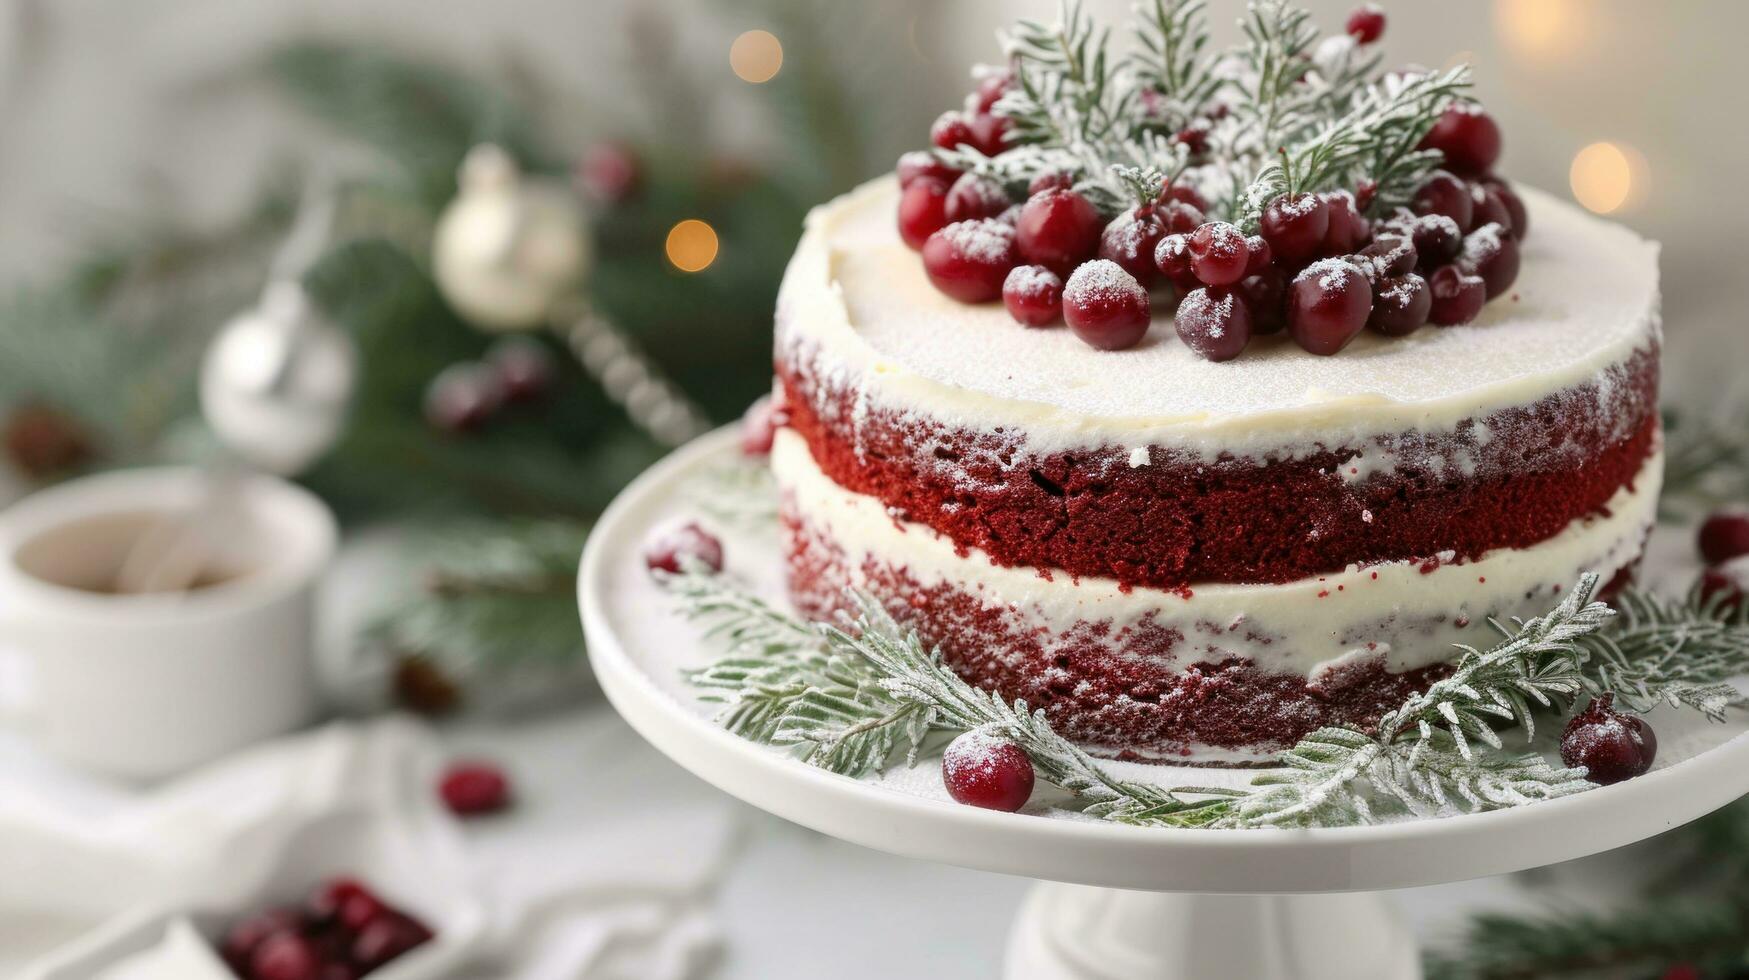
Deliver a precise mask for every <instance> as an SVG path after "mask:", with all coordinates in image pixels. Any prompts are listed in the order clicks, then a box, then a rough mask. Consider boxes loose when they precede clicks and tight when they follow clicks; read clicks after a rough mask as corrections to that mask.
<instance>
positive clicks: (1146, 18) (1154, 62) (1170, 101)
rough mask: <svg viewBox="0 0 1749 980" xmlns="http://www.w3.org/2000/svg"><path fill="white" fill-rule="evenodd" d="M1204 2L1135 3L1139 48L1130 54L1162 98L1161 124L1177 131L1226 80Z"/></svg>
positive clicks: (1142, 81)
mask: <svg viewBox="0 0 1749 980" xmlns="http://www.w3.org/2000/svg"><path fill="white" fill-rule="evenodd" d="M1205 6H1206V4H1205V3H1204V0H1141V2H1138V3H1137V4H1136V5H1135V13H1136V23H1137V30H1136V35H1137V40H1138V42H1139V48H1138V50H1136V51H1135V52H1133V53H1132V54H1131V55H1130V57H1129V64H1130V66H1131V68H1132V69H1133V70H1134V72H1135V77H1136V81H1137V83H1138V84H1139V85H1140V86H1141V87H1142V89H1143V90H1144V91H1148V92H1152V93H1154V95H1155V96H1157V97H1158V99H1157V103H1156V105H1155V106H1153V107H1152V108H1153V109H1154V110H1155V112H1156V114H1157V116H1158V124H1159V125H1160V126H1161V127H1162V128H1163V129H1165V130H1167V131H1169V132H1170V131H1176V130H1178V129H1180V128H1183V127H1184V126H1187V125H1189V124H1190V123H1191V122H1192V121H1193V120H1195V119H1197V118H1198V117H1200V116H1201V115H1202V114H1203V112H1204V111H1205V110H1206V109H1207V108H1208V106H1209V105H1210V103H1212V102H1213V101H1214V97H1215V95H1216V93H1218V92H1219V91H1220V90H1221V87H1222V85H1223V84H1224V80H1223V79H1222V78H1221V76H1220V74H1219V73H1218V72H1217V71H1216V69H1217V67H1218V66H1219V60H1218V59H1217V58H1216V57H1214V56H1213V55H1212V54H1210V53H1209V52H1208V50H1207V49H1208V44H1209V33H1208V26H1207V25H1206V24H1205V23H1204V19H1203V8H1204V7H1205Z"/></svg>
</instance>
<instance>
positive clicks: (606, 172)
mask: <svg viewBox="0 0 1749 980" xmlns="http://www.w3.org/2000/svg"><path fill="white" fill-rule="evenodd" d="M643 171H644V168H643V165H642V164H641V163H640V162H639V160H638V155H637V153H636V152H635V151H634V150H632V148H631V147H629V146H627V145H625V144H624V143H617V142H613V141H611V140H610V141H607V142H602V143H596V144H595V145H594V146H591V147H590V148H589V149H587V150H585V151H583V159H581V160H579V161H578V162H577V169H576V170H575V171H574V173H575V175H576V181H577V185H578V186H579V187H580V188H581V189H582V191H583V193H584V194H586V195H588V196H589V197H590V198H592V199H594V200H596V201H600V202H601V203H603V204H619V203H621V202H622V201H625V200H628V199H630V198H631V197H632V195H634V194H636V193H637V192H638V189H639V187H640V186H642V184H643V182H644V173H643Z"/></svg>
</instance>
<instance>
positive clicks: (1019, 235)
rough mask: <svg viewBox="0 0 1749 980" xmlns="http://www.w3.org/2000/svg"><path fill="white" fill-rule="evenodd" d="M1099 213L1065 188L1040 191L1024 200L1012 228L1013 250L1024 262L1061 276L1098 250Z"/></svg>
mask: <svg viewBox="0 0 1749 980" xmlns="http://www.w3.org/2000/svg"><path fill="white" fill-rule="evenodd" d="M1101 227H1102V225H1101V223H1100V219H1099V211H1098V209H1096V208H1094V206H1093V205H1092V204H1091V203H1089V202H1088V200H1087V199H1086V198H1085V197H1082V196H1081V195H1080V194H1078V193H1076V192H1075V191H1072V190H1068V189H1066V188H1059V189H1054V190H1043V191H1040V192H1038V193H1037V194H1034V195H1033V196H1032V197H1030V198H1027V201H1026V203H1025V204H1023V205H1021V208H1020V221H1019V222H1018V223H1017V224H1016V225H1015V228H1014V244H1015V249H1016V250H1017V251H1018V252H1019V253H1020V258H1021V259H1022V260H1024V261H1027V262H1031V263H1034V264H1036V265H1042V266H1048V267H1049V268H1051V269H1054V270H1056V271H1057V272H1058V273H1059V274H1062V273H1064V272H1066V271H1068V270H1070V269H1073V268H1074V267H1075V266H1076V265H1078V264H1080V262H1081V261H1082V260H1083V259H1086V258H1088V257H1090V256H1092V255H1093V250H1094V249H1096V248H1098V247H1099V233H1100V229H1101Z"/></svg>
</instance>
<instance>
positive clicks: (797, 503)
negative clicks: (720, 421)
mask: <svg viewBox="0 0 1749 980" xmlns="http://www.w3.org/2000/svg"><path fill="white" fill-rule="evenodd" d="M771 465H772V470H773V472H774V473H775V474H776V476H777V480H778V483H779V485H780V487H781V488H782V490H783V492H784V494H785V495H786V498H787V499H789V500H790V501H791V502H792V506H793V507H794V508H795V509H796V511H797V512H798V513H799V514H800V515H801V517H802V518H803V519H804V520H805V521H807V522H808V523H809V524H810V525H812V526H814V527H816V528H818V529H819V530H820V531H821V532H822V533H823V534H825V535H826V536H827V537H828V538H829V539H830V540H831V541H833V542H834V543H835V544H837V545H838V546H839V547H841V548H842V549H843V550H844V552H845V554H846V556H847V557H848V559H849V560H848V561H847V565H849V566H850V567H851V574H853V575H860V574H861V572H860V569H861V567H862V564H863V561H864V560H865V559H873V560H874V561H875V562H877V563H879V564H884V565H887V566H889V567H893V568H901V569H904V570H905V571H906V572H907V573H908V574H910V575H911V576H912V577H914V578H915V579H916V580H917V581H918V582H919V583H920V584H921V585H923V586H928V585H932V584H936V583H940V582H947V583H950V584H953V585H956V586H958V587H960V588H962V589H965V590H968V591H971V592H974V593H976V594H978V595H979V596H981V597H982V598H983V599H984V600H985V601H987V602H988V603H989V604H991V605H993V606H996V607H998V608H1007V609H1008V610H1009V611H1010V614H1011V615H1013V616H1015V617H1016V618H1017V624H1018V625H1020V626H1022V627H1024V628H1025V629H1027V630H1038V631H1042V633H1043V634H1044V635H1047V636H1050V635H1060V634H1062V633H1065V632H1067V631H1068V630H1069V629H1070V628H1071V627H1073V626H1074V625H1075V624H1076V623H1079V622H1083V621H1087V622H1100V621H1109V622H1110V623H1111V624H1112V627H1113V629H1112V632H1113V633H1116V632H1118V631H1119V630H1121V629H1122V628H1123V627H1126V626H1129V625H1131V624H1137V623H1142V622H1144V621H1146V622H1150V623H1151V624H1152V625H1155V626H1164V627H1168V628H1173V629H1177V630H1179V631H1181V632H1182V633H1183V635H1184V637H1185V647H1184V651H1185V652H1184V655H1183V660H1182V663H1183V664H1184V665H1188V664H1190V663H1194V662H1197V661H1200V660H1205V659H1208V658H1210V657H1212V658H1213V659H1215V660H1220V659H1223V658H1225V657H1244V658H1248V659H1250V660H1252V661H1253V662H1255V663H1256V664H1257V665H1258V666H1259V667H1260V668H1261V669H1264V670H1267V671H1271V672H1293V673H1296V674H1299V675H1301V676H1305V677H1308V678H1316V677H1317V676H1318V675H1319V674H1320V673H1322V672H1325V671H1328V670H1329V669H1330V668H1331V667H1333V666H1337V665H1340V664H1342V663H1345V662H1349V661H1352V660H1354V659H1356V658H1364V657H1371V656H1383V657H1384V658H1385V662H1386V665H1387V667H1388V668H1389V669H1391V670H1393V671H1402V670H1410V669H1413V668H1416V667H1422V666H1426V665H1428V664H1432V663H1437V662H1440V661H1443V660H1447V659H1450V658H1451V657H1452V656H1453V650H1452V644H1454V643H1470V644H1473V645H1487V644H1488V643H1490V642H1492V640H1493V638H1494V636H1495V634H1494V633H1493V631H1492V629H1491V628H1490V627H1489V626H1488V624H1487V620H1488V619H1489V618H1490V617H1493V618H1495V619H1502V620H1504V619H1507V618H1510V617H1513V616H1519V617H1528V616H1533V615H1537V614H1539V613H1541V612H1544V611H1546V610H1547V609H1548V608H1549V607H1550V606H1551V605H1552V604H1553V602H1554V601H1555V599H1556V597H1557V592H1556V590H1557V589H1558V588H1567V587H1570V586H1571V585H1572V583H1573V582H1574V581H1575V580H1576V579H1577V578H1578V576H1579V574H1580V573H1581V572H1584V571H1595V572H1598V573H1600V574H1601V575H1603V577H1604V578H1605V579H1606V580H1607V579H1608V578H1609V577H1610V576H1611V575H1613V574H1614V573H1615V572H1616V571H1617V570H1619V569H1621V568H1622V567H1624V566H1626V565H1627V564H1629V563H1630V562H1632V561H1633V560H1634V559H1635V558H1636V557H1637V556H1638V555H1639V552H1640V547H1641V544H1642V543H1643V541H1644V540H1645V536H1646V534H1647V532H1648V531H1649V530H1650V528H1651V526H1652V523H1653V521H1654V520H1655V518H1656V508H1657V500H1658V490H1659V487H1660V485H1661V482H1662V479H1663V456H1662V454H1658V455H1655V456H1653V457H1652V458H1651V459H1648V460H1647V461H1646V464H1645V466H1644V467H1643V468H1642V469H1641V471H1640V473H1639V475H1638V476H1637V477H1636V478H1635V481H1634V485H1633V489H1631V490H1630V489H1628V488H1625V487H1624V488H1623V489H1621V490H1620V491H1618V492H1617V493H1616V495H1615V496H1614V497H1613V498H1612V499H1611V500H1610V501H1609V504H1608V506H1607V509H1606V510H1605V511H1604V512H1603V513H1602V514H1601V515H1600V516H1597V517H1592V518H1585V519H1580V520H1576V521H1574V522H1573V523H1571V524H1570V525H1568V526H1567V527H1566V528H1565V529H1564V530H1562V531H1561V532H1560V533H1559V534H1556V535H1555V536H1554V537H1551V538H1549V539H1547V540H1545V541H1543V542H1541V543H1539V544H1536V545H1534V546H1532V547H1529V548H1522V549H1498V550H1495V551H1491V552H1488V553H1486V554H1484V555H1482V556H1481V557H1480V558H1477V559H1475V560H1473V561H1468V562H1464V563H1462V564H1441V565H1438V566H1437V567H1434V568H1432V569H1431V570H1427V571H1424V570H1423V567H1422V564H1421V563H1419V562H1388V563H1383V564H1376V565H1369V566H1365V567H1353V566H1351V567H1350V568H1348V569H1347V570H1345V571H1342V572H1336V573H1331V574H1328V575H1322V576H1314V577H1311V578H1306V579H1301V580H1299V581H1295V582H1288V583H1284V584H1280V585H1231V584H1210V585H1198V586H1195V587H1194V588H1193V589H1192V590H1191V592H1190V594H1189V595H1188V596H1186V595H1183V594H1181V593H1178V592H1167V591H1162V590H1159V589H1150V588H1144V587H1134V588H1132V589H1130V590H1129V591H1124V590H1123V589H1120V588H1119V587H1118V583H1117V582H1116V580H1114V579H1106V578H1093V577H1082V578H1080V579H1079V580H1074V579H1072V578H1071V577H1070V576H1069V575H1068V574H1067V573H1064V572H1060V571H1059V572H1057V573H1056V574H1054V575H1053V576H1052V577H1051V578H1049V579H1047V578H1045V577H1043V576H1042V575H1040V574H1039V573H1038V571H1037V570H1035V569H1032V568H1025V567H1020V568H1006V567H1002V566H999V565H996V564H994V563H992V562H991V561H990V559H989V556H988V555H986V554H985V553H984V552H983V551H981V550H978V549H972V550H971V551H970V553H969V554H967V555H964V556H962V555H960V554H959V553H957V552H956V550H955V548H954V545H953V543H952V542H951V541H949V540H948V539H946V538H944V537H942V536H941V535H940V534H938V533H936V532H935V531H934V530H932V529H930V528H929V527H927V526H925V525H922V524H916V523H911V522H905V521H900V520H898V519H896V518H894V517H893V516H891V515H890V514H889V513H888V511H887V509H886V508H885V507H884V506H883V505H882V504H881V502H880V501H879V500H877V499H875V498H873V497H869V496H865V495H862V494H857V493H853V492H851V491H848V490H845V489H844V488H842V487H840V486H838V485H837V484H836V483H834V482H832V480H831V479H830V478H829V477H827V476H826V475H825V474H824V473H822V472H821V471H820V469H819V467H818V466H816V465H815V463H814V459H813V456H812V455H811V454H810V452H809V450H808V447H807V443H806V442H805V441H804V440H803V439H802V438H801V437H800V436H798V435H796V434H795V433H793V432H790V431H788V430H784V431H781V432H779V433H778V437H777V440H776V444H775V445H774V447H773V449H772V456H771Z"/></svg>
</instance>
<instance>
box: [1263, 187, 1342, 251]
mask: <svg viewBox="0 0 1749 980" xmlns="http://www.w3.org/2000/svg"><path fill="white" fill-rule="evenodd" d="M1262 226H1263V228H1262V230H1263V238H1264V240H1266V241H1268V242H1269V247H1270V250H1271V251H1273V252H1274V253H1275V254H1276V256H1278V257H1279V258H1283V259H1287V260H1288V261H1290V262H1295V261H1298V260H1300V259H1309V258H1311V257H1312V256H1313V255H1316V254H1317V253H1318V249H1319V247H1320V246H1322V245H1323V244H1324V236H1325V235H1326V234H1327V233H1329V231H1330V209H1329V208H1328V207H1326V206H1325V204H1324V202H1323V200H1321V199H1320V198H1319V197H1318V196H1317V195H1316V194H1300V195H1298V196H1295V197H1289V196H1287V195H1286V194H1283V195H1281V196H1279V197H1277V198H1275V199H1274V200H1272V201H1270V202H1269V203H1268V204H1267V205H1265V206H1264V208H1263V220H1262Z"/></svg>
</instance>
